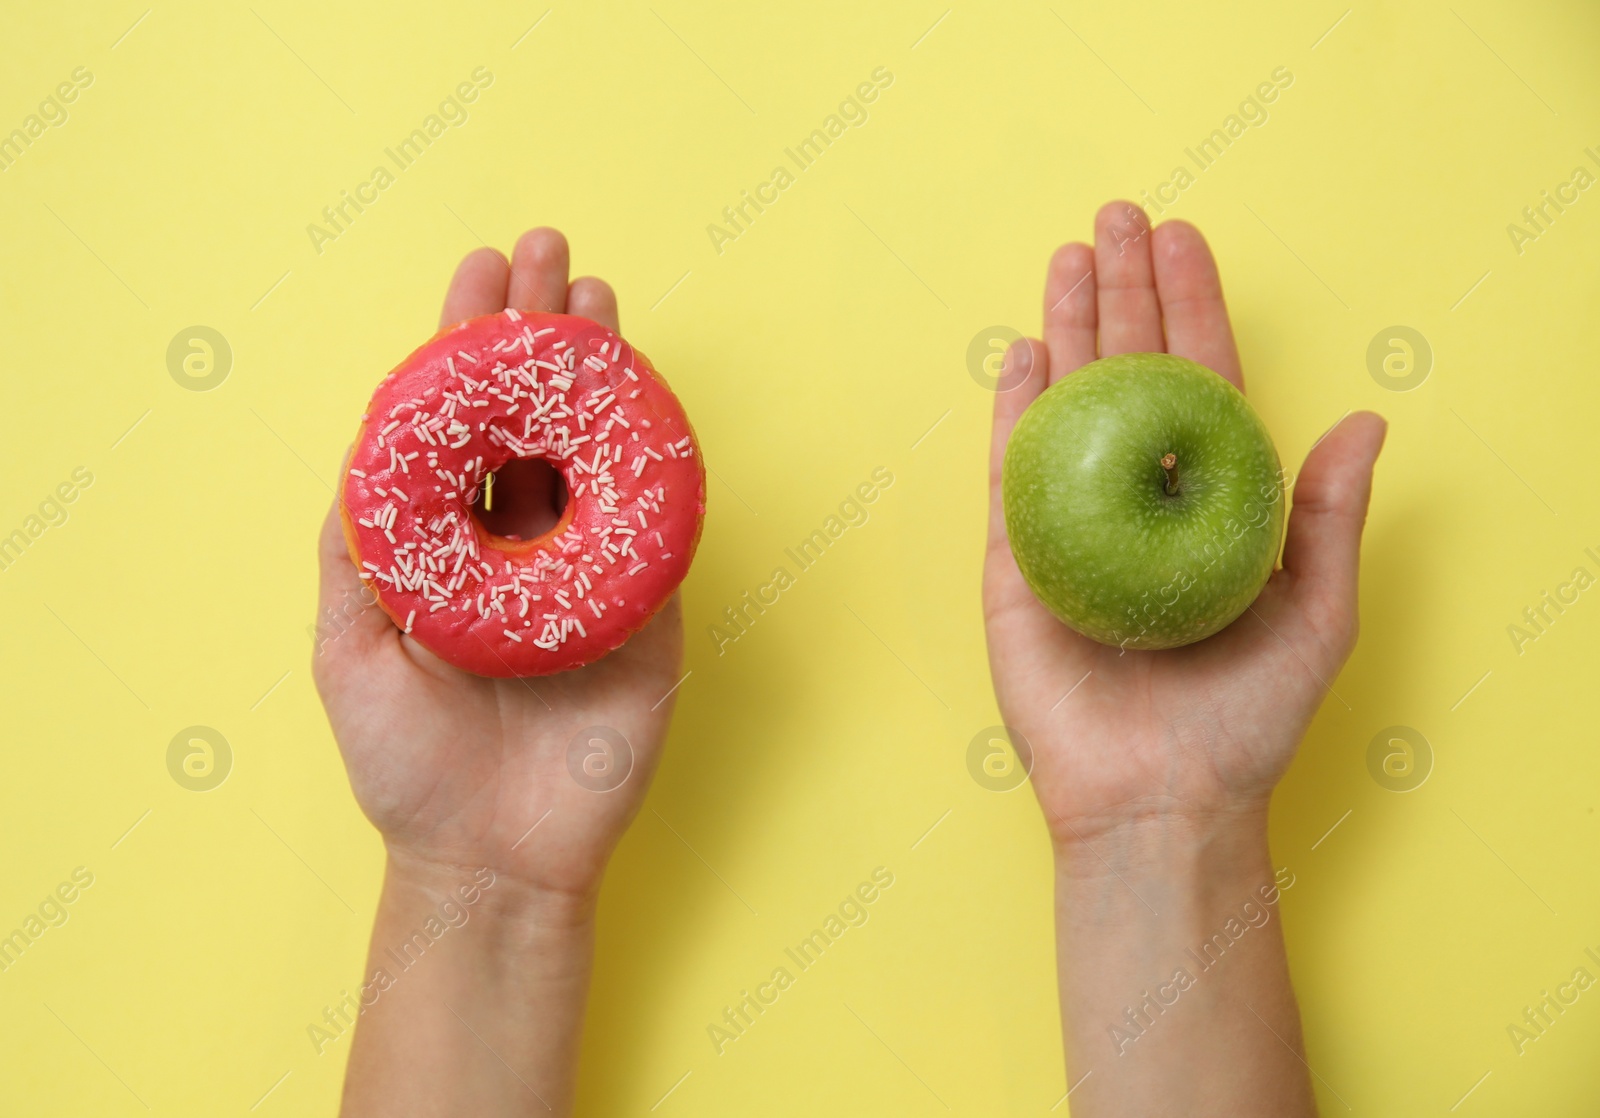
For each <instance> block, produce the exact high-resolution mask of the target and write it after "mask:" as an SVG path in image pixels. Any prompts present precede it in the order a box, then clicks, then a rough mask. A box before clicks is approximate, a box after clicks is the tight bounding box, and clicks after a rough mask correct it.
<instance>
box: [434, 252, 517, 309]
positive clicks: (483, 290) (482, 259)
mask: <svg viewBox="0 0 1600 1118" xmlns="http://www.w3.org/2000/svg"><path fill="white" fill-rule="evenodd" d="M510 274H511V268H510V266H509V265H508V264H507V263H506V258H505V257H504V256H502V255H500V253H499V251H498V250H496V249H492V248H487V247H485V248H478V249H473V250H472V251H471V252H469V253H467V255H466V256H465V257H464V258H463V259H462V261H461V263H460V264H458V265H456V274H455V275H454V276H453V277H452V278H451V280H450V289H449V290H448V291H446V292H445V296H444V311H443V313H441V314H440V315H439V325H440V326H441V327H444V326H454V325H455V324H456V323H458V322H464V321H466V320H467V319H469V318H476V317H477V316H478V315H480V314H494V313H495V312H496V311H503V310H505V307H506V279H507V277H508V276H509V275H510Z"/></svg>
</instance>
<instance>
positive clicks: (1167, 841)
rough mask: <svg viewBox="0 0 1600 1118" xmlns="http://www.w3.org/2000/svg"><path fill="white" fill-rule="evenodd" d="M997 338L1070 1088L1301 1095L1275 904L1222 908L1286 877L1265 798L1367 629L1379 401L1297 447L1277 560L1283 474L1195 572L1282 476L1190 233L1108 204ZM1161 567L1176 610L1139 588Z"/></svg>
mask: <svg viewBox="0 0 1600 1118" xmlns="http://www.w3.org/2000/svg"><path fill="white" fill-rule="evenodd" d="M1163 353H1167V354H1171V355H1175V356H1176V357H1179V358H1187V359H1189V361H1192V362H1195V363H1196V364H1197V365H1199V366H1204V367H1205V368H1204V369H1199V368H1196V366H1195V365H1189V364H1188V363H1187V362H1181V361H1173V360H1172V359H1171V358H1166V357H1161V356H1159V355H1161V354H1163ZM1119 355H1138V356H1119ZM1097 357H1098V358H1101V359H1102V361H1101V362H1099V363H1097V367H1096V368H1094V369H1083V366H1086V365H1089V364H1090V363H1091V362H1096V358H1097ZM1104 359H1110V360H1104ZM1007 361H1008V364H1009V366H1010V367H1009V369H1008V370H1007V375H1006V376H1005V377H1004V378H1003V379H1002V383H1006V384H1016V385H1017V387H1015V388H1012V389H1011V390H1010V391H1007V392H1002V393H999V394H998V395H997V397H996V399H995V414H994V440H993V446H992V451H991V457H990V485H991V497H990V517H989V549H988V555H987V559H986V561H985V563H984V580H983V581H984V585H983V605H984V619H985V623H986V627H987V631H988V639H989V666H990V670H991V672H992V673H993V675H994V684H995V693H996V696H997V698H998V699H999V703H1000V711H1001V715H1002V717H1003V718H1004V721H1005V724H1006V725H1007V726H1008V727H1009V728H1010V729H1011V730H1012V731H1013V739H1014V740H1015V738H1016V736H1017V735H1020V736H1021V737H1023V738H1025V739H1026V740H1027V742H1028V743H1029V744H1030V745H1031V747H1032V753H1033V769H1032V783H1033V788H1034V792H1035V793H1036V794H1037V795H1038V798H1039V803H1040V805H1041V806H1042V807H1043V808H1044V812H1045V817H1046V824H1047V826H1048V827H1049V830H1050V834H1051V836H1052V838H1053V840H1054V844H1055V854H1056V874H1055V881H1056V937H1057V948H1056V949H1057V961H1058V968H1057V974H1058V980H1059V984H1060V995H1061V1006H1062V1039H1063V1044H1064V1048H1065V1056H1066V1077H1065V1082H1066V1084H1067V1085H1068V1086H1069V1088H1070V1092H1071V1094H1072V1112H1073V1113H1074V1114H1081V1115H1083V1116H1084V1118H1097V1116H1102V1115H1114V1114H1140V1115H1147V1116H1149V1118H1163V1116H1166V1115H1173V1116H1177V1115H1191V1114H1194V1113H1196V1112H1197V1111H1198V1110H1204V1111H1205V1112H1206V1113H1216V1114H1231V1115H1239V1116H1241V1118H1245V1116H1254V1115H1262V1116H1263V1118H1264V1116H1266V1115H1272V1116H1273V1118H1300V1116H1310V1115H1314V1114H1315V1113H1316V1101H1315V1098H1314V1096H1313V1092H1312V1083H1311V1078H1310V1076H1309V1075H1308V1074H1307V1071H1306V1068H1307V1066H1308V1065H1307V1060H1306V1056H1305V1055H1304V1053H1303V1050H1302V1045H1301V1041H1300V1031H1301V1030H1300V1015H1299V1010H1298V1008H1297V1006H1296V1005H1295V999H1294V993H1293V990H1292V988H1291V986H1290V982H1289V968H1288V960H1287V955H1286V951H1285V947H1284V940H1283V935H1282V932H1281V923H1279V922H1276V921H1274V922H1272V923H1270V924H1265V925H1263V926H1262V927H1261V928H1260V929H1259V930H1256V929H1255V928H1253V927H1252V928H1251V929H1250V930H1249V933H1248V935H1244V936H1243V938H1242V939H1240V940H1238V941H1233V940H1231V938H1229V937H1231V936H1232V932H1231V931H1226V929H1229V928H1230V927H1232V925H1231V924H1230V923H1229V921H1230V920H1232V919H1233V914H1234V913H1235V912H1236V911H1237V906H1238V905H1239V904H1240V902H1241V901H1242V900H1245V899H1247V898H1256V897H1260V898H1275V897H1276V896H1277V892H1276V890H1277V888H1278V887H1280V886H1281V887H1282V888H1287V887H1288V886H1289V885H1290V884H1292V882H1293V871H1292V868H1285V869H1283V870H1278V869H1277V868H1276V867H1275V864H1274V862H1273V860H1272V856H1271V852H1270V850H1269V849H1268V843H1267V825H1266V824H1267V820H1266V816H1267V802H1268V799H1269V797H1270V795H1271V792H1272V788H1273V786H1274V785H1275V784H1276V783H1277V782H1278V779H1279V778H1280V777H1281V776H1282V775H1283V772H1284V770H1285V769H1286V768H1288V765H1289V762H1290V760H1291V759H1292V758H1293V756H1294V751H1295V746H1296V745H1297V744H1298V743H1299V741H1300V738H1301V735H1302V734H1304V733H1305V730H1306V727H1307V725H1308V724H1309V723H1310V721H1311V718H1312V715H1313V714H1315V713H1316V709H1317V706H1318V704H1319V703H1320V702H1321V701H1322V696H1323V692H1324V691H1326V690H1327V689H1328V686H1329V682H1330V681H1331V680H1333V678H1334V677H1335V676H1336V675H1337V674H1338V672H1339V669H1340V667H1341V666H1342V665H1343V664H1344V661H1345V657H1347V656H1348V655H1349V654H1350V650H1351V648H1352V647H1353V646H1354V644H1355V638H1356V569H1357V563H1358V560H1359V556H1360V548H1361V526H1362V521H1363V520H1364V518H1365V516H1366V509H1367V497H1368V494H1369V492H1370V490H1371V485H1372V467H1373V463H1374V461H1375V460H1376V459H1377V456H1378V451H1379V448H1380V447H1381V446H1382V444H1383V435H1384V425H1383V421H1382V420H1381V419H1379V418H1378V417H1377V416H1375V415H1371V414H1369V413H1365V412H1360V413H1357V414H1355V415H1351V416H1348V417H1347V418H1345V419H1344V420H1343V421H1342V422H1341V423H1340V424H1339V425H1338V426H1337V427H1335V428H1334V429H1333V430H1332V431H1330V432H1329V433H1328V434H1327V435H1326V436H1325V437H1324V438H1323V439H1322V440H1321V441H1320V442H1318V443H1317V445H1316V446H1314V447H1313V448H1312V450H1311V452H1310V454H1309V455H1308V456H1307V458H1306V462H1305V465H1304V467H1303V468H1302V470H1301V472H1300V476H1299V478H1298V480H1297V481H1296V482H1295V485H1294V495H1293V503H1294V507H1293V511H1292V512H1291V513H1290V515H1289V518H1288V536H1287V542H1286V546H1285V548H1284V553H1283V567H1282V568H1281V569H1279V570H1273V569H1272V568H1273V565H1274V560H1275V559H1276V557H1277V545H1278V532H1279V526H1280V524H1281V523H1282V516H1283V507H1284V501H1285V497H1284V494H1283V493H1282V491H1281V490H1277V491H1276V495H1277V498H1278V499H1277V500H1276V501H1275V502H1274V503H1272V504H1271V506H1270V507H1269V508H1268V509H1267V510H1266V511H1265V513H1264V514H1263V515H1262V516H1261V517H1260V518H1259V522H1258V524H1257V526H1256V527H1255V528H1254V529H1251V528H1248V527H1246V528H1245V529H1244V532H1243V533H1241V534H1240V536H1239V539H1238V540H1237V541H1235V546H1234V548H1232V549H1225V550H1224V551H1223V553H1222V554H1221V555H1219V556H1218V557H1217V560H1216V562H1214V563H1213V564H1212V569H1211V570H1210V571H1206V570H1200V571H1192V572H1185V577H1186V578H1188V579H1189V580H1190V585H1188V586H1186V587H1183V586H1182V580H1177V581H1176V582H1171V583H1169V582H1168V581H1167V579H1168V574H1167V572H1166V571H1165V570H1164V568H1166V567H1170V566H1172V565H1173V563H1174V560H1175V557H1178V556H1182V555H1185V554H1187V553H1189V552H1190V551H1191V550H1192V549H1193V548H1194V547H1195V546H1196V545H1197V544H1200V547H1201V553H1202V554H1203V552H1204V544H1203V542H1202V541H1205V540H1209V539H1210V537H1211V531H1210V529H1211V526H1212V525H1213V524H1214V523H1216V521H1217V518H1218V517H1220V518H1221V520H1222V522H1223V523H1222V527H1223V530H1224V535H1225V536H1226V535H1232V531H1231V530H1229V529H1228V526H1227V524H1226V521H1227V520H1228V519H1229V518H1235V519H1238V517H1237V515H1236V514H1234V513H1232V512H1230V511H1229V506H1230V504H1231V503H1232V502H1233V501H1235V500H1238V501H1240V502H1241V507H1240V510H1239V511H1240V513H1242V514H1243V518H1244V519H1246V520H1248V519H1249V517H1250V513H1249V511H1248V510H1246V509H1244V507H1243V502H1245V501H1247V500H1248V497H1249V495H1250V491H1251V488H1252V486H1254V487H1255V494H1256V495H1257V496H1258V497H1259V496H1261V490H1260V485H1261V484H1262V482H1263V479H1265V481H1266V482H1267V483H1269V486H1270V487H1271V488H1273V489H1276V486H1277V485H1278V484H1279V481H1280V479H1279V477H1278V476H1277V455H1276V453H1275V452H1274V451H1273V449H1272V444H1271V440H1270V439H1268V438H1267V436H1266V433H1265V429H1264V428H1260V427H1259V422H1260V421H1259V420H1256V419H1255V417H1254V415H1253V414H1251V413H1249V411H1248V407H1247V406H1246V405H1245V404H1244V399H1243V397H1242V396H1240V395H1239V393H1238V391H1237V390H1238V389H1242V386H1243V380H1242V378H1241V377H1240V375H1239V355H1238V351H1237V350H1236V349H1235V348H1234V344H1233V333H1232V330H1231V329H1230V328H1229V325H1228V313H1227V309H1226V307H1225V306H1224V304H1223V301H1222V286H1221V284H1220V282H1219V281H1218V279H1217V268H1216V264H1215V262H1214V261H1213V260H1212V258H1211V252H1210V250H1209V249H1208V248H1207V247H1206V243H1205V241H1204V239H1203V238H1202V237H1201V236H1200V234H1199V232H1198V231H1196V230H1195V229H1194V227H1193V226H1190V225H1187V224H1184V223H1182V222H1176V221H1172V222H1167V223H1166V224H1163V225H1162V226H1161V227H1160V228H1158V229H1155V230H1152V229H1151V228H1150V224H1149V221H1148V219H1147V218H1146V217H1145V215H1144V213H1143V212H1142V211H1141V210H1139V209H1138V208H1137V207H1135V206H1132V205H1130V204H1128V203H1126V202H1120V203H1113V204H1111V205H1109V206H1106V207H1105V208H1103V209H1102V210H1101V211H1100V213H1099V215H1098V216H1097V218H1096V221H1095V246H1094V247H1093V248H1090V247H1089V246H1088V245H1083V244H1070V245H1066V246H1063V247H1062V248H1061V249H1060V250H1059V251H1057V252H1056V254H1055V256H1054V258H1053V259H1052V260H1051V262H1050V273H1049V278H1048V279H1047V280H1046V283H1045V322H1044V340H1043V341H1042V342H1040V341H1032V340H1024V341H1021V342H1019V343H1017V344H1016V345H1015V346H1013V347H1012V349H1011V350H1010V351H1009V353H1008V354H1007ZM1080 369H1083V371H1082V372H1078V371H1077V370H1080ZM1108 369H1109V373H1108ZM1206 370H1214V372H1207V371H1206ZM1078 377H1082V378H1084V379H1083V381H1081V382H1080V383H1078V384H1073V381H1074V380H1075V379H1076V378H1078ZM1140 377H1145V378H1147V379H1149V380H1150V383H1149V384H1147V385H1146V384H1140V383H1139V380H1138V378H1140ZM1205 377H1212V378H1214V379H1213V380H1212V381H1207V380H1205V379H1203V378H1205ZM1197 378H1198V379H1197ZM1224 379H1226V381H1227V382H1228V383H1227V384H1224V383H1223V380H1224ZM1161 382H1165V383H1161ZM1228 385H1232V387H1229V386H1228ZM1052 386H1053V387H1052ZM1113 389H1114V391H1113ZM1041 394H1044V398H1043V399H1041ZM1035 400H1039V401H1040V404H1041V407H1040V408H1039V409H1038V412H1037V414H1034V413H1030V414H1029V416H1028V417H1027V418H1026V419H1023V413H1024V412H1025V411H1027V410H1028V407H1029V405H1030V404H1032V403H1034V401H1035ZM1241 409H1242V410H1241ZM1019 419H1021V420H1022V423H1021V425H1020V426H1019V424H1018V421H1019ZM1246 419H1248V420H1252V421H1254V426H1253V425H1252V423H1251V422H1245V420H1246ZM1014 428H1015V429H1016V431H1015V438H1016V440H1017V446H1016V448H1015V455H1014V457H1011V456H1008V454H1007V449H1006V448H1007V443H1008V442H1009V441H1011V440H1012V439H1013V429H1014ZM1030 428H1032V430H1030ZM1003 470H1004V472H1006V473H1008V474H1009V475H1010V478H1009V482H1010V488H1011V489H1012V490H1013V492H1012V494H1011V497H1012V498H1013V502H1012V503H1013V504H1014V505H1015V507H1014V508H1012V509H1009V510H1008V509H1007V507H1006V505H1007V500H1006V498H1005V496H1004V495H1003V492H1002V472H1003ZM1196 471H1198V473H1199V476H1198V477H1197V476H1196ZM1208 475H1209V476H1208ZM1186 485H1187V486H1189V488H1188V489H1187V491H1186V490H1185V486H1186ZM1169 487H1170V489H1171V490H1172V492H1169V491H1168V490H1169ZM1008 511H1009V512H1011V513H1013V515H1012V516H1011V517H1010V519H1011V522H1012V524H1013V527H1014V528H1015V529H1016V530H1017V538H1016V539H1014V540H1008V538H1007V529H1006V523H1007V519H1008V517H1007V515H1006V514H1007V512H1008ZM1064 528H1065V531H1066V533H1067V537H1068V538H1067V539H1066V543H1065V546H1063V535H1062V533H1063V529H1064ZM1252 531H1253V532H1254V533H1255V535H1254V536H1253V537H1248V536H1247V535H1246V534H1245V533H1249V532H1252ZM1014 550H1015V554H1013V551H1014ZM1019 558H1021V559H1022V560H1023V561H1024V563H1025V564H1027V566H1028V569H1029V571H1030V573H1031V574H1032V576H1033V581H1034V583H1035V585H1036V586H1038V587H1039V589H1040V593H1041V595H1042V596H1043V597H1045V598H1046V599H1048V600H1050V602H1051V605H1052V606H1053V607H1054V608H1055V609H1056V610H1057V611H1058V612H1059V613H1060V614H1061V615H1062V616H1063V617H1065V618H1068V619H1070V620H1071V621H1072V623H1073V624H1074V625H1076V626H1077V627H1078V628H1079V629H1081V630H1082V631H1083V632H1088V633H1092V634H1094V635H1095V636H1099V637H1101V638H1102V639H1107V638H1112V637H1114V638H1115V639H1116V640H1117V642H1118V643H1125V644H1126V647H1117V646H1116V644H1103V643H1099V642H1097V641H1095V640H1092V639H1090V637H1087V636H1083V635H1082V633H1080V632H1075V631H1074V630H1073V629H1071V628H1069V627H1068V626H1067V625H1066V624H1063V622H1062V621H1061V620H1058V619H1057V617H1056V616H1054V615H1052V613H1051V610H1050V609H1049V608H1046V606H1045V605H1044V604H1043V602H1041V600H1040V598H1039V597H1036V596H1035V594H1034V591H1033V590H1030V589H1029V587H1028V583H1027V582H1026V581H1024V579H1023V575H1022V570H1021V569H1019V567H1018V562H1017V561H1018V559H1019ZM1208 575H1209V577H1210V581H1209V582H1206V581H1204V579H1205V577H1206V576H1208ZM1156 577H1159V578H1160V579H1161V581H1159V582H1157V583H1156V584H1155V585H1156V586H1157V587H1158V588H1159V589H1158V591H1157V595H1158V597H1159V598H1160V600H1161V602H1162V605H1164V606H1165V610H1166V612H1165V613H1163V612H1161V610H1160V609H1159V608H1157V609H1156V610H1153V611H1150V610H1146V609H1145V604H1144V599H1143V591H1144V589H1146V588H1147V586H1148V580H1149V579H1151V578H1156ZM1263 579H1264V580H1265V585H1264V586H1262V585H1261V583H1262V580H1263ZM1179 587H1182V589H1179ZM1257 589H1259V591H1260V592H1259V594H1257V593H1256V591H1257ZM1130 591H1132V594H1131V597H1132V598H1133V599H1134V604H1135V612H1136V613H1138V614H1142V617H1141V620H1140V630H1136V631H1134V632H1133V634H1132V638H1133V639H1125V638H1126V637H1127V636H1128V634H1126V633H1124V634H1122V635H1118V634H1117V633H1116V632H1113V631H1110V629H1111V628H1114V627H1116V626H1117V625H1118V623H1120V622H1122V621H1124V620H1125V619H1126V609H1127V607H1128V605H1129V601H1128V599H1129V597H1130ZM1185 595H1187V599H1186V598H1185ZM1241 610H1242V611H1243V612H1240V611H1241ZM1235 616H1236V617H1237V619H1236V620H1234V621H1233V622H1232V624H1228V625H1227V626H1226V627H1225V628H1222V629H1221V631H1220V632H1215V633H1214V635H1211V636H1208V637H1206V638H1205V639H1203V640H1197V637H1198V636H1199V635H1203V634H1204V633H1207V632H1211V630H1212V628H1214V627H1215V626H1216V625H1219V624H1224V623H1226V621H1227V620H1228V619H1229V618H1230V617H1235ZM1188 640H1197V643H1189V644H1183V642H1184V641H1188ZM1140 643H1143V644H1145V645H1157V646H1161V645H1171V644H1183V647H1169V648H1164V649H1163V650H1160V651H1141V650H1139V648H1138V645H1139V644H1140ZM1264 903H1268V904H1273V903H1275V901H1272V900H1266V901H1265V902H1264ZM1261 911H1266V910H1261ZM1269 918H1270V913H1269ZM1240 927H1241V928H1242V927H1243V926H1242V925H1240ZM1218 929H1224V932H1223V933H1222V934H1223V935H1224V938H1222V939H1221V940H1220V942H1221V943H1223V944H1227V945H1228V946H1227V947H1226V948H1225V950H1226V955H1225V956H1224V957H1222V959H1221V960H1220V962H1219V963H1218V964H1217V966H1216V967H1215V968H1213V967H1211V965H1210V964H1209V963H1207V964H1206V965H1205V966H1204V967H1202V966H1201V965H1200V964H1199V963H1195V962H1193V961H1192V960H1191V959H1190V954H1191V953H1192V952H1193V951H1194V950H1195V948H1196V945H1197V944H1205V948H1204V950H1206V951H1207V952H1211V951H1212V950H1213V947H1212V941H1211V940H1210V939H1209V937H1211V936H1212V935H1213V934H1214V933H1217V931H1218ZM1241 935H1243V932H1241ZM1177 966H1187V967H1190V968H1192V970H1193V972H1194V973H1190V972H1189V971H1185V972H1183V973H1182V974H1177V973H1175V972H1174V970H1173V969H1172V968H1174V967H1177ZM1163 983H1166V984H1165V985H1163ZM1151 991H1154V993H1153V994H1152V993H1151ZM1180 992H1181V1000H1178V1001H1175V1000H1174V999H1177V998H1178V997H1179V993H1180ZM1169 1007H1170V1008H1169Z"/></svg>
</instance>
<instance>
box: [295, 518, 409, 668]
mask: <svg viewBox="0 0 1600 1118" xmlns="http://www.w3.org/2000/svg"><path fill="white" fill-rule="evenodd" d="M317 558H318V565H319V567H320V568H321V579H320V585H319V588H318V595H317V598H318V601H317V623H316V652H315V655H314V659H313V663H314V664H323V663H327V662H331V661H333V660H334V659H335V658H336V657H344V656H346V655H347V654H348V653H351V652H358V651H359V650H361V649H362V648H364V647H370V646H371V644H372V642H373V641H374V640H377V639H380V638H382V637H384V636H386V635H387V634H389V633H392V632H394V626H393V624H392V623H391V622H390V620H389V617H388V615H387V614H385V613H384V612H383V610H382V609H380V608H379V607H378V605H377V595H376V593H374V592H373V591H372V590H371V589H370V588H369V587H367V586H366V585H365V584H363V583H362V581H361V579H360V578H359V577H357V575H356V565H355V563H354V562H353V561H352V560H351V558H350V547H349V544H348V543H347V542H346V541H345V535H344V524H343V522H342V521H341V520H340V517H339V501H338V499H337V498H335V500H334V502H333V507H332V508H330V509H329V510H328V515H327V518H326V519H324V520H323V522H322V533H321V535H320V537H319V538H318V540H317ZM324 658H327V659H326V660H325V659H324Z"/></svg>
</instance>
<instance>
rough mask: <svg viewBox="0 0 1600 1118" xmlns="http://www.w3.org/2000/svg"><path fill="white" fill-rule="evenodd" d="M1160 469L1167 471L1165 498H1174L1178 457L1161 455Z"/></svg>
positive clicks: (1176, 485) (1176, 486) (1176, 491)
mask: <svg viewBox="0 0 1600 1118" xmlns="http://www.w3.org/2000/svg"><path fill="white" fill-rule="evenodd" d="M1161 468H1162V469H1163V470H1165V471H1167V486H1166V488H1167V496H1169V497H1176V496H1177V495H1178V456H1177V455H1176V454H1166V455H1163V456H1162V459H1161Z"/></svg>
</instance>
